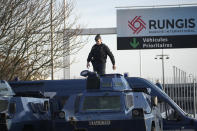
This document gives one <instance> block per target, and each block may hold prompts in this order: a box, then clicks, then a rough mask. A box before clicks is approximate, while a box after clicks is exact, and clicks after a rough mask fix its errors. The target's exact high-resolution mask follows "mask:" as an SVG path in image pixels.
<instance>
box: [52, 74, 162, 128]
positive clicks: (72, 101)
mask: <svg viewBox="0 0 197 131" xmlns="http://www.w3.org/2000/svg"><path fill="white" fill-rule="evenodd" d="M81 75H82V76H88V77H87V83H86V90H85V91H84V92H82V93H79V94H74V95H71V96H70V97H69V98H68V100H67V102H66V104H65V105H64V107H63V108H62V110H61V112H60V113H59V119H58V120H57V121H55V129H56V130H58V131H63V130H69V131H73V130H75V131H79V130H80V131H100V130H102V131H155V130H157V131H160V130H162V128H163V126H162V123H163V122H162V118H161V114H160V112H159V110H158V108H157V98H156V97H151V96H150V92H151V91H150V90H149V89H146V88H143V89H137V88H136V89H131V87H130V86H129V84H128V83H127V81H126V79H125V78H124V77H123V76H122V75H120V74H106V75H103V76H98V75H97V74H96V73H93V72H89V71H83V72H82V73H81Z"/></svg>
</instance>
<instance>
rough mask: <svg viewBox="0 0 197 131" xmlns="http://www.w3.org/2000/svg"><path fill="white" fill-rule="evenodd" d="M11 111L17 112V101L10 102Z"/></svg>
mask: <svg viewBox="0 0 197 131" xmlns="http://www.w3.org/2000/svg"><path fill="white" fill-rule="evenodd" d="M9 113H11V114H15V113H16V103H15V102H12V103H10V105H9Z"/></svg>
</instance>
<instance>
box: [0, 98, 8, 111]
mask: <svg viewBox="0 0 197 131" xmlns="http://www.w3.org/2000/svg"><path fill="white" fill-rule="evenodd" d="M7 109H8V101H7V100H0V112H3V111H5V110H7Z"/></svg>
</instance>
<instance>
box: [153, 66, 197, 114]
mask: <svg viewBox="0 0 197 131" xmlns="http://www.w3.org/2000/svg"><path fill="white" fill-rule="evenodd" d="M149 80H151V81H152V82H154V83H156V81H157V80H158V79H149ZM160 80H161V79H160ZM196 80H197V79H196V77H195V76H194V75H191V74H189V75H187V73H186V72H184V71H182V70H180V69H178V68H177V67H175V66H174V67H173V77H172V78H165V85H164V86H163V87H165V88H164V91H165V92H166V93H167V94H168V95H169V96H170V97H171V98H172V100H174V101H175V102H176V103H177V104H178V105H179V106H180V107H181V108H182V109H183V110H184V111H185V112H187V113H189V114H193V116H194V117H196V113H197V112H196V108H197V103H196V102H197V96H196V95H197V82H196ZM161 110H162V109H161Z"/></svg>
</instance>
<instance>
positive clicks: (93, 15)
mask: <svg viewBox="0 0 197 131" xmlns="http://www.w3.org/2000/svg"><path fill="white" fill-rule="evenodd" d="M192 3H197V0H173V1H172V0H75V14H76V15H78V16H80V19H79V23H80V24H82V25H83V26H84V27H85V28H103V27H106V28H108V27H116V8H115V7H122V6H158V5H176V4H192ZM102 39H103V43H105V44H106V45H108V46H109V48H110V49H111V51H112V53H113V54H114V56H115V59H116V66H117V70H116V71H113V70H112V64H111V61H110V59H109V58H108V61H107V68H106V72H107V73H124V72H129V74H130V76H139V75H140V68H139V67H140V64H139V63H140V60H139V51H138V50H135V51H133V50H121V51H120V50H117V42H116V41H117V35H105V36H104V35H103V36H102ZM93 44H95V42H94V36H90V37H89V42H88V43H87V44H86V46H85V47H84V48H83V49H82V50H81V51H80V52H79V53H78V54H77V55H75V56H72V57H71V58H72V59H73V58H75V59H76V63H75V64H73V65H72V66H71V78H73V77H79V73H80V71H82V70H84V69H86V63H87V56H88V53H89V51H90V50H91V47H92V46H93ZM159 54H161V50H160V49H157V50H141V56H142V61H141V63H142V77H145V78H147V77H151V78H156V77H161V76H162V72H161V71H162V70H161V60H155V59H154V57H155V56H156V55H159ZM164 54H168V55H169V56H170V59H169V60H166V61H165V74H166V76H169V77H172V75H173V70H172V66H176V67H178V68H180V69H182V70H184V71H186V72H187V73H188V74H190V73H192V74H194V75H196V74H197V66H196V65H197V58H196V57H197V49H165V50H164ZM90 70H92V68H90ZM62 76H63V75H62ZM62 76H61V75H58V76H57V77H56V78H59V79H62Z"/></svg>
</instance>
